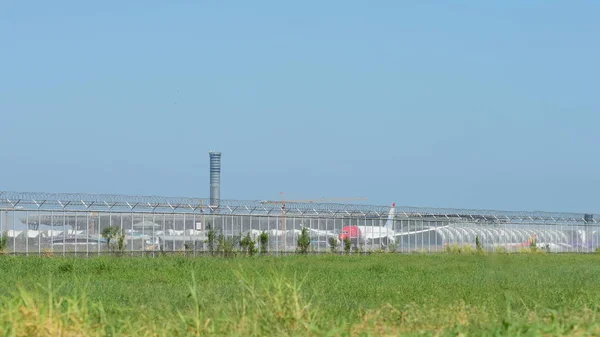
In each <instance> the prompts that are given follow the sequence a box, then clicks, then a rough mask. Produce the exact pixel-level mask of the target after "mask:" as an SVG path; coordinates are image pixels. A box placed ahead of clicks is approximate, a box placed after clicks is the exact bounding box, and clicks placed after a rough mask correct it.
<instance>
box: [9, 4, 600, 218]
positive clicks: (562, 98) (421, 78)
mask: <svg viewBox="0 0 600 337" xmlns="http://www.w3.org/2000/svg"><path fill="white" fill-rule="evenodd" d="M598 13H600V4H599V3H598V2H592V1H578V2H546V1H544V2H543V1H527V2H525V1H502V2H495V3H491V2H487V1H486V2H484V1H480V2H433V1H431V2H430V1H404V2H401V1H378V2H377V3H376V4H373V3H371V4H368V3H367V2H366V1H361V2H359V1H327V2H325V1H303V2H298V3H296V4H290V3H289V2H281V1H271V2H267V1H253V2H236V3H230V4H229V5H225V4H224V3H222V2H217V1H180V2H177V3H175V2H165V1H143V2H142V1H137V2H136V1H128V2H123V1H103V2H98V3H95V4H90V3H88V2H82V1H52V2H41V1H40V2H37V3H36V4H35V5H33V4H31V3H25V2H22V1H11V2H9V1H5V2H2V3H1V4H0V42H1V50H2V52H1V53H0V61H1V63H0V64H1V65H0V115H1V116H2V118H1V126H0V144H1V145H0V158H1V160H0V179H1V182H0V190H11V191H39V192H86V193H114V194H134V195H166V196H198V197H207V196H208V193H209V186H208V182H209V174H208V165H209V157H208V151H210V150H217V151H221V152H222V153H223V158H222V190H221V195H222V197H223V198H227V199H277V198H279V192H282V191H283V192H285V193H286V197H287V198H290V199H306V198H319V197H367V198H369V200H368V201H367V203H370V204H389V203H391V202H396V203H398V204H400V205H409V206H432V207H456V208H486V209H506V210H547V211H573V212H596V213H600V203H599V202H598V198H597V191H599V190H600V178H599V177H598V173H597V172H598V166H599V164H600V159H599V157H598V155H597V151H596V148H597V146H598V144H600V136H599V133H598V124H599V122H600V116H599V114H598V111H599V108H600V102H599V101H600V98H599V95H598V93H597V91H598V87H599V86H598V80H599V78H600V67H599V66H598V60H600V43H599V38H598V36H600V21H599V20H597V15H598Z"/></svg>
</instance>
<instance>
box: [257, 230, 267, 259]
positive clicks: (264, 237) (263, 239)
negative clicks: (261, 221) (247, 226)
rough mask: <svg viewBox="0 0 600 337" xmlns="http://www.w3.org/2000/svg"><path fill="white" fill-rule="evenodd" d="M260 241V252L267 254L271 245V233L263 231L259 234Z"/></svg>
mask: <svg viewBox="0 0 600 337" xmlns="http://www.w3.org/2000/svg"><path fill="white" fill-rule="evenodd" d="M258 242H259V243H260V253H261V254H266V253H267V251H268V247H269V233H267V232H265V231H263V232H262V233H260V235H259V236H258Z"/></svg>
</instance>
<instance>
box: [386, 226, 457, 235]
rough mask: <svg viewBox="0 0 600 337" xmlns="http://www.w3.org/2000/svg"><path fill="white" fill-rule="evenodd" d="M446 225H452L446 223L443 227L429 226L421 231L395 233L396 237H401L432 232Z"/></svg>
mask: <svg viewBox="0 0 600 337" xmlns="http://www.w3.org/2000/svg"><path fill="white" fill-rule="evenodd" d="M446 227H450V225H446V226H441V227H429V228H427V229H423V230H420V231H412V232H396V233H395V234H394V236H395V237H399V236H407V235H414V234H419V233H427V232H431V231H434V230H436V229H440V228H446Z"/></svg>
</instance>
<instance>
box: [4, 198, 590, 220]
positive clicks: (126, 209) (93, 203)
mask: <svg viewBox="0 0 600 337" xmlns="http://www.w3.org/2000/svg"><path fill="white" fill-rule="evenodd" d="M209 203H210V200H209V199H208V198H189V197H161V196H129V195H111V194H82V193H32V192H6V191H0V210H5V211H6V210H14V211H38V212H39V211H64V212H114V213H181V214H185V213H190V214H214V213H218V214H221V215H225V214H231V215H278V214H281V212H282V209H281V205H278V204H274V203H265V202H263V201H260V200H223V199H221V200H220V205H219V206H218V207H215V206H210V205H209ZM389 209H390V206H375V205H357V204H341V203H325V202H323V203H295V202H286V215H287V216H330V217H357V216H359V217H386V216H387V214H388V211H389ZM396 218H397V219H403V218H417V219H418V218H422V219H427V220H430V221H431V220H434V221H435V220H439V221H444V220H454V221H487V222H490V221H491V222H515V223H544V224H552V223H572V224H590V223H592V224H596V223H598V220H599V219H600V215H598V214H592V218H591V219H590V218H588V219H587V221H586V218H585V216H584V214H582V213H558V212H538V211H536V212H523V211H496V210H474V209H451V208H427V207H405V206H396Z"/></svg>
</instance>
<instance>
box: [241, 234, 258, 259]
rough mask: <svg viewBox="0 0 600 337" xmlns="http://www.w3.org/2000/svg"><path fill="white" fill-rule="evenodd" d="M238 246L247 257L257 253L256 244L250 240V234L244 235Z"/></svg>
mask: <svg viewBox="0 0 600 337" xmlns="http://www.w3.org/2000/svg"><path fill="white" fill-rule="evenodd" d="M240 246H241V248H242V250H243V251H244V252H246V254H247V255H248V256H252V255H254V254H255V253H256V252H257V251H258V250H257V249H256V242H254V240H252V238H251V237H250V233H248V234H246V236H245V237H244V238H243V239H242V241H240Z"/></svg>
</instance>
